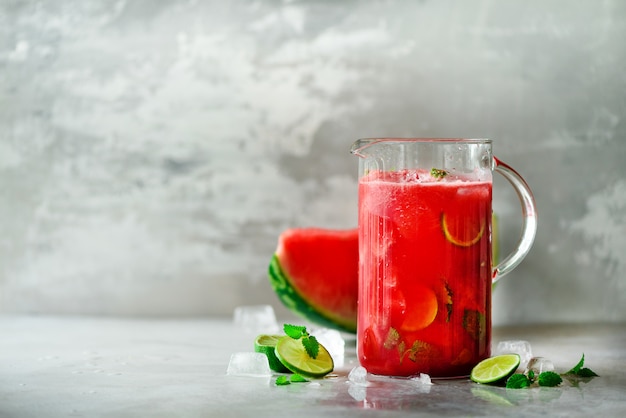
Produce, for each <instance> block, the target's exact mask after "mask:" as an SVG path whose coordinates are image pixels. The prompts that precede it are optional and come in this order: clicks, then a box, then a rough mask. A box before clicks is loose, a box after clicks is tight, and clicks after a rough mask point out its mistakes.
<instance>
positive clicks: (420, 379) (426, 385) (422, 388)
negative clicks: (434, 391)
mask: <svg viewBox="0 0 626 418" xmlns="http://www.w3.org/2000/svg"><path fill="white" fill-rule="evenodd" d="M410 380H411V381H412V382H415V383H416V385H417V386H418V388H419V392H421V393H430V388H431V386H432V385H433V382H432V380H431V379H430V375H428V374H426V373H420V374H419V375H418V376H414V377H412V378H411V379H410Z"/></svg>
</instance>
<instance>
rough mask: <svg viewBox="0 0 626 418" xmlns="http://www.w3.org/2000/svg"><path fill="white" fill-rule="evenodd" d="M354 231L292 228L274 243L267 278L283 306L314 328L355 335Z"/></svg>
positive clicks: (356, 257)
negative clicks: (318, 327)
mask: <svg viewBox="0 0 626 418" xmlns="http://www.w3.org/2000/svg"><path fill="white" fill-rule="evenodd" d="M358 266H359V247H358V230H357V229H350V230H335V229H323V228H293V229H288V230H286V231H284V232H283V233H282V234H281V235H280V237H279V238H278V247H277V248H276V252H275V253H274V256H273V257H272V261H271V263H270V266H269V279H270V283H271V284H272V287H273V288H274V291H275V292H276V294H277V295H278V297H279V299H280V300H281V301H282V303H283V304H284V305H285V306H286V307H287V308H289V309H290V310H292V311H293V312H295V313H297V314H299V315H301V316H303V317H304V318H306V319H308V320H309V321H311V322H314V323H317V324H319V325H322V326H325V327H328V328H334V329H338V330H340V331H345V332H350V333H354V332H356V316H357V291H358V270H359V267H358Z"/></svg>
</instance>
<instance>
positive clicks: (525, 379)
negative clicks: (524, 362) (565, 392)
mask: <svg viewBox="0 0 626 418" xmlns="http://www.w3.org/2000/svg"><path fill="white" fill-rule="evenodd" d="M584 365H585V354H584V353H583V355H582V358H581V359H580V361H579V362H578V363H577V364H576V365H575V366H574V367H572V368H571V369H570V370H568V371H567V372H565V373H563V374H558V373H556V372H552V371H547V372H542V373H539V375H538V376H535V372H534V371H532V370H529V371H528V372H527V374H523V373H515V374H513V375H511V377H509V378H508V379H507V381H506V388H507V389H523V388H528V387H531V386H533V385H535V384H536V385H538V386H543V387H554V386H559V385H560V384H561V383H563V377H565V378H567V380H569V381H570V382H571V383H573V384H577V380H578V378H581V377H582V378H592V377H596V376H598V375H597V374H596V373H595V372H594V371H593V370H591V369H589V368H588V367H584ZM535 377H536V378H535Z"/></svg>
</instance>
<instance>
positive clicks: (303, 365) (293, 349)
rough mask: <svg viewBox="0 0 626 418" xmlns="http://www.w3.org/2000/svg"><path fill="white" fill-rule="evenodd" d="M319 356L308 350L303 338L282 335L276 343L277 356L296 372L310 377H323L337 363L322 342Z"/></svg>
mask: <svg viewBox="0 0 626 418" xmlns="http://www.w3.org/2000/svg"><path fill="white" fill-rule="evenodd" d="M319 347H320V349H319V352H318V353H317V357H315V358H312V357H311V356H309V354H308V353H307V352H306V350H305V348H304V346H303V345H302V341H301V340H295V339H293V338H291V337H282V338H281V339H280V340H278V343H277V344H276V350H275V352H276V357H278V360H280V362H281V363H282V364H284V365H285V366H286V367H287V368H288V369H289V370H291V371H292V372H294V373H298V374H301V375H302V376H309V377H322V376H324V375H327V374H328V373H330V372H332V371H333V368H334V367H335V364H334V363H333V358H332V357H331V356H330V354H329V353H328V350H326V348H325V347H324V346H323V345H321V344H320V346H319Z"/></svg>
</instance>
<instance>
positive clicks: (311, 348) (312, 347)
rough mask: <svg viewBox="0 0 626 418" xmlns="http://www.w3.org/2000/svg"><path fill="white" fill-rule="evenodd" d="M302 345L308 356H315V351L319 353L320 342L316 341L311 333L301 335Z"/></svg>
mask: <svg viewBox="0 0 626 418" xmlns="http://www.w3.org/2000/svg"><path fill="white" fill-rule="evenodd" d="M302 345H303V346H304V349H305V350H306V353H307V354H308V355H309V357H311V358H312V359H315V358H317V353H319V351H320V343H319V342H317V338H315V337H314V336H313V335H311V336H307V337H303V338H302Z"/></svg>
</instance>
